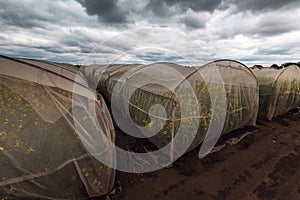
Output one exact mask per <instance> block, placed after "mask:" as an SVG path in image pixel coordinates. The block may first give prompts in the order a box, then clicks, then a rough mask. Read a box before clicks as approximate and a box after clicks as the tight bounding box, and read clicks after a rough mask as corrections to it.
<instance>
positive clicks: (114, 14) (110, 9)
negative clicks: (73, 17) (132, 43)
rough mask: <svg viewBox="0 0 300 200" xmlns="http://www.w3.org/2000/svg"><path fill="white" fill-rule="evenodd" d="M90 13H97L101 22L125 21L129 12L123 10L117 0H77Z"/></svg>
mask: <svg viewBox="0 0 300 200" xmlns="http://www.w3.org/2000/svg"><path fill="white" fill-rule="evenodd" d="M77 1H78V2H80V3H81V5H82V6H83V7H85V9H86V12H87V13H88V14H89V15H97V17H98V18H99V20H100V21H101V22H105V23H124V22H126V21H127V14H128V12H125V11H123V10H122V9H121V8H120V7H119V6H118V4H117V3H118V2H117V0H100V1H99V0H77Z"/></svg>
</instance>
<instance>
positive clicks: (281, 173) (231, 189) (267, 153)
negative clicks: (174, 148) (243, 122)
mask: <svg viewBox="0 0 300 200" xmlns="http://www.w3.org/2000/svg"><path fill="white" fill-rule="evenodd" d="M257 124H258V125H257V129H256V130H255V131H253V130H251V131H252V133H251V134H250V135H247V136H246V137H244V138H243V139H242V140H241V141H240V142H239V143H237V144H235V145H227V146H226V147H225V148H223V149H222V150H220V151H218V152H215V153H212V154H209V155H208V156H207V157H205V158H204V159H199V158H198V155H197V153H198V151H199V149H195V150H194V151H192V152H189V153H187V154H185V155H184V156H183V157H182V158H180V159H179V160H177V161H176V162H175V163H174V164H173V166H172V167H170V168H165V169H161V170H159V171H156V172H152V173H145V174H130V173H124V172H117V178H116V180H117V182H116V186H117V188H118V190H117V192H116V194H114V195H110V199H120V200H135V199H143V200H148V199H149V200H150V199H151V200H152V199H162V200H163V199H165V200H167V199H172V200H177V199H178V200H179V199H180V200H183V199H184V200H189V199H190V200H194V199H216V200H222V199H234V200H235V199H251V200H253V199H278V200H279V199H289V200H293V199H295V200H296V199H300V111H299V110H296V111H293V112H290V113H287V114H286V115H284V116H281V117H279V118H277V119H275V120H273V121H272V122H269V121H263V120H259V121H258V123H257ZM245 131H249V130H239V131H236V132H234V133H233V135H238V134H243V132H245ZM221 140H226V138H225V139H224V138H223V139H221ZM127 142H128V141H127Z"/></svg>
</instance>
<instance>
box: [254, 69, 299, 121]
mask: <svg viewBox="0 0 300 200" xmlns="http://www.w3.org/2000/svg"><path fill="white" fill-rule="evenodd" d="M252 71H253V73H254V74H255V75H256V77H257V80H258V82H259V93H260V97H259V98H260V100H259V101H260V103H259V104H260V105H259V117H260V118H265V119H268V120H272V118H275V117H277V116H279V115H282V114H285V113H286V112H288V111H290V110H292V109H295V108H297V107H298V106H300V69H299V67H298V66H297V65H290V66H287V67H285V68H283V69H271V68H263V69H253V70H252Z"/></svg>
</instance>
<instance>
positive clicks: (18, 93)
mask: <svg viewBox="0 0 300 200" xmlns="http://www.w3.org/2000/svg"><path fill="white" fill-rule="evenodd" d="M23 61H24V60H23ZM25 62H26V63H25ZM25 62H22V61H21V62H20V60H15V59H9V58H6V57H0V66H1V70H0V123H1V125H0V163H1V164H0V199H87V198H89V197H94V196H100V195H103V194H106V193H107V192H108V191H109V190H110V189H111V187H112V185H113V183H114V175H115V172H114V170H113V169H110V168H108V167H106V166H105V165H103V164H102V163H100V162H99V161H98V160H97V159H95V156H94V155H91V154H90V153H89V152H88V151H87V149H86V147H85V146H84V144H83V143H82V142H81V141H82V138H80V136H79V133H78V131H77V129H76V127H75V123H74V118H73V117H72V110H73V107H72V96H73V95H74V93H72V89H73V86H74V85H75V84H77V85H78V87H82V88H81V89H82V91H83V92H82V94H77V96H78V98H76V102H74V99H73V103H74V105H75V107H76V108H77V109H78V110H80V111H81V112H82V115H81V116H82V118H83V119H82V123H87V124H88V126H94V122H93V121H92V120H91V118H90V116H89V113H90V111H89V110H86V108H87V107H88V106H87V105H84V104H88V102H90V101H93V102H94V103H95V105H96V106H95V107H96V108H95V110H96V113H97V117H98V121H99V124H100V126H101V128H102V130H105V131H104V132H105V133H104V134H105V135H106V137H107V138H109V139H110V140H111V141H112V142H114V137H115V136H114V128H113V124H112V121H111V118H110V114H109V111H108V109H107V107H106V105H105V103H104V100H103V99H102V97H101V96H100V95H99V96H98V97H96V95H95V93H93V92H92V91H91V90H89V89H88V88H84V87H83V86H81V85H80V84H79V83H77V82H74V80H75V75H76V74H75V73H74V72H73V73H72V70H64V68H63V67H60V66H59V65H57V66H53V65H51V64H49V63H45V62H39V61H28V60H25ZM99 134H100V133H99ZM81 137H82V136H81ZM108 149H110V148H108ZM110 150H111V149H110ZM99 153H102V154H105V155H106V157H107V160H110V161H111V162H114V158H115V155H114V152H112V151H109V150H106V151H103V152H99Z"/></svg>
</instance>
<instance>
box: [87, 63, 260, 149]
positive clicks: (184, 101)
mask: <svg viewBox="0 0 300 200" xmlns="http://www.w3.org/2000/svg"><path fill="white" fill-rule="evenodd" d="M81 70H82V71H83V73H84V74H86V75H87V79H88V81H89V82H90V83H92V85H93V86H92V87H97V88H98V90H99V91H100V92H102V93H103V94H104V96H105V97H106V98H107V99H108V101H109V102H111V106H112V111H115V112H113V118H114V120H115V121H116V122H117V125H118V126H121V129H122V130H123V131H124V132H126V133H127V134H130V135H132V132H134V133H135V135H134V136H136V137H143V136H145V137H147V138H148V139H149V140H150V141H151V142H152V143H153V144H155V145H156V146H157V147H163V146H166V145H167V144H169V143H170V142H171V141H172V142H173V140H172V138H174V137H176V135H177V133H178V132H179V131H180V132H181V133H183V137H181V138H180V140H181V141H175V143H176V145H182V146H185V145H186V144H188V145H189V146H188V150H192V149H194V148H195V147H196V146H197V145H199V144H200V143H201V142H202V141H203V139H204V137H205V135H206V133H207V131H208V128H209V125H210V124H211V116H212V113H213V112H214V113H215V116H217V117H218V114H216V113H218V112H219V113H220V112H222V109H224V108H225V114H224V116H223V117H224V119H225V122H224V124H222V123H221V121H222V119H221V118H222V116H219V117H220V118H216V117H215V118H216V119H215V121H217V123H219V124H220V126H222V127H221V131H222V134H225V133H228V132H230V131H232V130H235V129H238V128H241V127H244V126H247V125H255V123H256V117H257V112H258V83H257V80H256V78H255V76H254V75H253V73H252V72H251V70H249V69H248V68H247V67H246V66H245V65H243V64H241V63H239V62H236V61H232V60H219V61H215V62H212V63H209V64H207V65H205V66H202V67H183V66H180V65H176V64H172V63H156V64H150V65H110V66H104V65H101V66H100V65H99V66H97V65H93V66H91V67H89V66H87V67H84V68H83V69H81ZM218 74H219V76H220V78H221V80H218V79H216V76H217V75H218ZM204 77H205V78H204ZM222 91H223V92H224V96H225V98H223V99H222V98H219V97H221V96H222V95H220V94H216V93H222ZM212 94H213V95H212ZM213 97H214V98H213ZM180 99H181V101H180ZM195 99H196V100H195ZM212 100H213V101H214V102H215V104H213V103H212ZM216 102H217V103H216ZM158 105H160V106H158ZM212 105H215V106H214V107H212ZM226 108H227V109H226ZM118 122H119V123H118ZM133 124H135V126H134V125H133ZM191 138H192V143H189V141H190V140H191ZM193 138H194V139H193ZM170 148H171V149H170V151H171V152H173V151H175V150H174V148H177V147H175V146H174V145H170Z"/></svg>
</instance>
